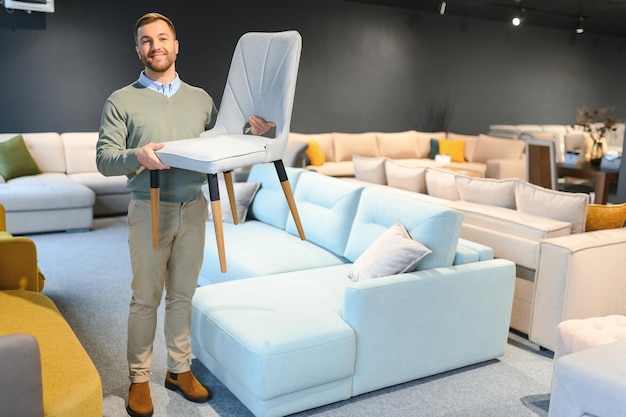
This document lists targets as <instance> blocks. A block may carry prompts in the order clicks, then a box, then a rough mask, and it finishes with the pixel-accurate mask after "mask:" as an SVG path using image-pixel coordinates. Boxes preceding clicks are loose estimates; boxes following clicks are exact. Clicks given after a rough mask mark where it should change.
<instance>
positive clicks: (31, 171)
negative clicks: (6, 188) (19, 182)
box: [0, 135, 41, 181]
mask: <svg viewBox="0 0 626 417" xmlns="http://www.w3.org/2000/svg"><path fill="white" fill-rule="evenodd" d="M37 174H41V170H40V169H39V166H37V163H36V162H35V160H34V159H33V157H32V156H31V154H30V152H28V148H27V147H26V144H25V143H24V138H23V137H22V135H17V136H15V137H13V138H11V139H9V140H7V141H4V142H0V175H1V176H2V177H3V178H4V179H5V181H8V180H10V179H13V178H17V177H23V176H26V175H37Z"/></svg>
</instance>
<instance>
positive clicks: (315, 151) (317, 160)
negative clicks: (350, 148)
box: [304, 139, 326, 166]
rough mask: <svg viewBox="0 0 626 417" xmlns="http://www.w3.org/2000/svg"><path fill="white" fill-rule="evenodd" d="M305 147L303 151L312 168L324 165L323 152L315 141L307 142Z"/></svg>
mask: <svg viewBox="0 0 626 417" xmlns="http://www.w3.org/2000/svg"><path fill="white" fill-rule="evenodd" d="M307 145H308V146H307V147H306V149H305V151H304V152H305V153H306V156H307V158H309V162H310V164H311V165H313V166H320V165H324V162H326V157H325V156H324V151H323V150H322V147H321V146H320V144H319V143H317V141H316V140H315V139H311V140H310V141H308V142H307Z"/></svg>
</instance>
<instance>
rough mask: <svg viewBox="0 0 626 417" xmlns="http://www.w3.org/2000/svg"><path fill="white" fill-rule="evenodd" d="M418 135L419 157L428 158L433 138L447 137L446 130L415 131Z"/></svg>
mask: <svg viewBox="0 0 626 417" xmlns="http://www.w3.org/2000/svg"><path fill="white" fill-rule="evenodd" d="M415 133H416V135H417V143H418V147H417V148H418V149H417V158H428V154H429V153H430V140H431V139H445V138H446V132H415Z"/></svg>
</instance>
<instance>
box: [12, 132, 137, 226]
mask: <svg viewBox="0 0 626 417" xmlns="http://www.w3.org/2000/svg"><path fill="white" fill-rule="evenodd" d="M15 136H17V134H15V133H2V134H0V152H2V151H3V149H4V148H3V147H2V144H3V143H8V142H7V141H9V140H10V139H13V138H14V137H15ZM21 136H22V137H23V139H24V143H25V145H26V148H27V149H28V152H29V153H30V155H31V156H32V159H33V160H34V162H35V163H36V165H37V167H38V168H39V170H40V171H41V173H39V174H36V175H21V176H18V177H16V178H11V179H8V180H5V179H4V178H3V177H1V176H0V204H2V205H4V207H5V210H6V218H7V225H8V231H9V232H10V233H13V234H24V233H38V232H49V231H59V230H85V229H89V228H90V227H91V224H92V220H93V217H94V216H103V215H113V214H123V213H126V211H127V209H128V203H129V201H130V193H129V192H128V191H127V190H126V178H125V177H121V176H120V177H105V176H103V175H102V174H100V173H99V172H98V171H97V169H96V143H97V140H98V133H97V132H70V133H61V134H59V133H56V132H46V133H23V134H21ZM12 151H13V150H12Z"/></svg>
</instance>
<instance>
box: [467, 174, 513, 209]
mask: <svg viewBox="0 0 626 417" xmlns="http://www.w3.org/2000/svg"><path fill="white" fill-rule="evenodd" d="M456 184H457V186H458V188H459V196H460V197H461V200H463V201H470V202H473V203H480V204H486V205H489V206H498V207H505V208H511V209H512V208H515V181H514V180H512V179H504V180H496V179H491V178H473V177H470V176H465V175H457V176H456Z"/></svg>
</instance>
